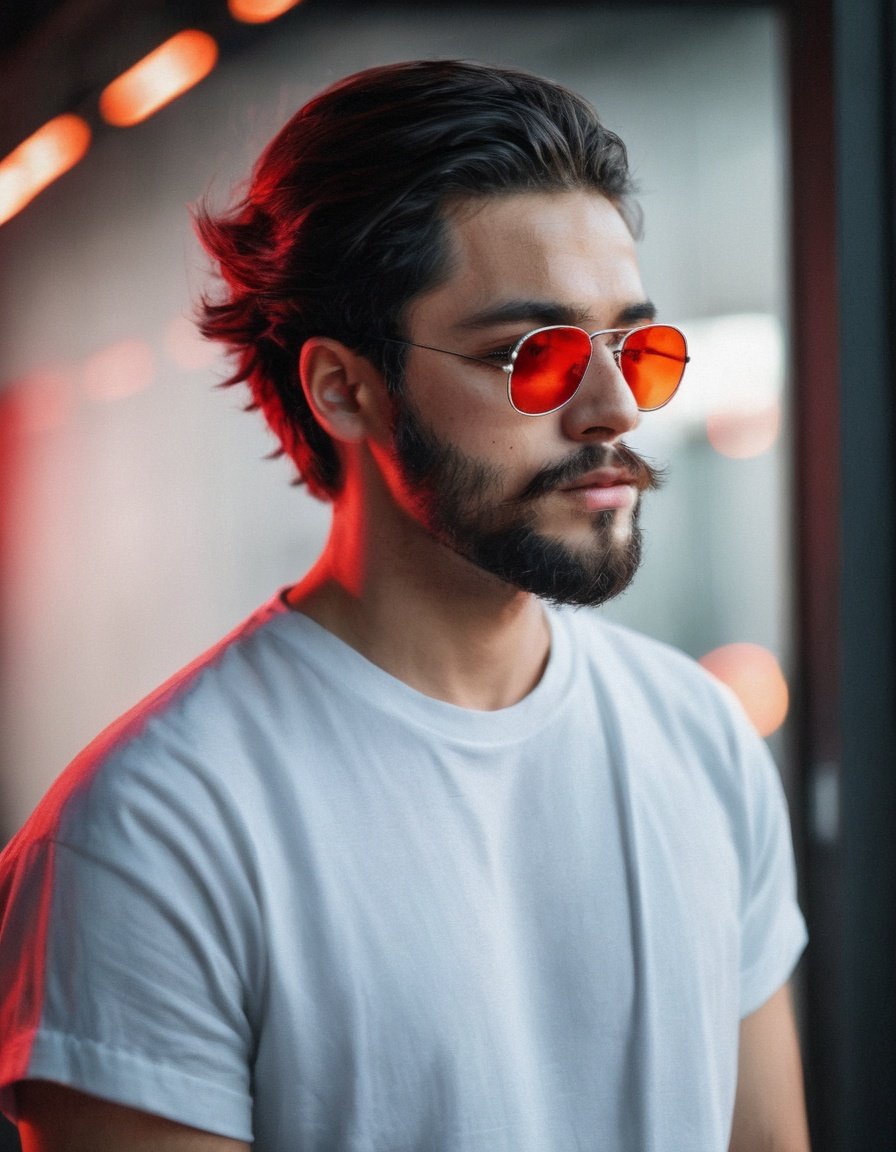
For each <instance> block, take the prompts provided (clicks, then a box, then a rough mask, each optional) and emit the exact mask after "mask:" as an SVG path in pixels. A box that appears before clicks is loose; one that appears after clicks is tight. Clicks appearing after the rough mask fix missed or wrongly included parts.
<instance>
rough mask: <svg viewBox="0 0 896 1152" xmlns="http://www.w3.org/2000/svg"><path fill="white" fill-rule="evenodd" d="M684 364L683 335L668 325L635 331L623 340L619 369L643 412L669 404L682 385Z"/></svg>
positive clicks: (684, 348) (684, 342)
mask: <svg viewBox="0 0 896 1152" xmlns="http://www.w3.org/2000/svg"><path fill="white" fill-rule="evenodd" d="M687 360H688V346H687V342H686V341H685V338H684V335H683V333H681V332H679V331H678V329H677V328H671V327H669V325H668V324H650V325H648V326H647V327H646V328H636V329H635V331H634V332H630V333H629V334H628V336H626V337H625V339H624V340H623V342H622V351H621V354H620V357H619V367H620V368H621V369H622V375H623V376H624V377H625V379H626V383H627V384H628V386H629V388H631V390H632V393H633V395H634V397H635V402H636V403H637V405H638V407H639V408H640V409H641V411H642V412H650V411H652V410H653V409H654V408H662V406H663V405H664V404H668V402H669V401H670V400H671V399H672V397H673V396H674V395H675V392H676V390H677V389H678V385H679V384H680V383H681V378H682V376H683V375H684V366H685V364H686V363H687Z"/></svg>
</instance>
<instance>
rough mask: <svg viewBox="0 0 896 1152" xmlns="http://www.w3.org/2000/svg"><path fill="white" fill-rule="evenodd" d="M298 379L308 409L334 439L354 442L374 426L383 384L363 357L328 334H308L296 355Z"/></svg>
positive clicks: (369, 431) (383, 394)
mask: <svg viewBox="0 0 896 1152" xmlns="http://www.w3.org/2000/svg"><path fill="white" fill-rule="evenodd" d="M299 379H300V381H301V385H302V390H303V392H304V393H305V399H306V400H307V401H308V405H309V407H310V408H311V411H312V412H313V413H314V415H315V417H316V419H317V421H318V423H319V424H320V425H321V427H322V428H323V429H324V431H325V432H327V433H328V434H329V435H330V436H331V437H332V438H333V439H334V440H337V441H342V442H343V443H349V444H356V443H358V442H359V441H361V440H363V439H364V438H365V437H366V436H368V435H369V434H370V433H371V432H372V431H373V430H374V424H375V423H378V420H377V413H378V410H379V407H380V405H379V403H377V401H378V400H379V398H380V397H381V396H385V385H384V384H383V380H382V376H381V375H380V373H379V372H377V370H376V369H375V368H374V366H373V365H372V364H371V363H370V361H369V360H368V359H367V358H366V357H364V356H359V355H358V353H357V352H353V351H352V350H351V348H347V347H346V346H345V344H341V343H340V342H339V341H338V340H331V339H330V338H329V337H328V336H311V337H309V338H308V339H307V340H306V341H305V343H304V344H303V345H302V351H301V353H300V355H299Z"/></svg>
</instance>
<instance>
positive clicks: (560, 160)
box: [196, 60, 640, 499]
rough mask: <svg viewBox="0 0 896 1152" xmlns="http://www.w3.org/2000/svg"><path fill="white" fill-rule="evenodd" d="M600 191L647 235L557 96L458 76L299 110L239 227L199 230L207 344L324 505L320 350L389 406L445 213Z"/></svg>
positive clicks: (348, 93) (264, 160)
mask: <svg viewBox="0 0 896 1152" xmlns="http://www.w3.org/2000/svg"><path fill="white" fill-rule="evenodd" d="M577 188H588V189H594V190H595V191H597V192H600V193H601V194H602V195H604V196H606V197H607V198H608V199H609V200H610V201H611V202H612V203H613V204H615V205H616V207H617V208H618V210H619V212H620V214H621V215H622V217H623V219H624V220H625V221H626V223H627V225H628V227H629V229H630V231H631V232H632V233H633V234H637V232H638V229H639V223H640V217H639V212H638V208H637V205H636V204H635V202H634V200H633V186H632V181H631V176H630V173H629V168H628V162H627V157H626V151H625V146H624V144H623V143H622V141H621V140H620V139H619V138H618V137H617V136H616V135H614V133H612V132H610V131H609V130H608V129H606V128H604V126H603V125H602V124H601V123H600V121H599V119H598V117H597V114H596V113H595V111H594V109H593V108H592V107H591V105H590V104H589V103H588V102H587V101H586V100H585V99H583V97H581V96H579V95H578V94H576V93H574V92H572V91H570V90H569V89H567V88H564V87H562V86H561V85H559V84H556V83H553V82H552V81H549V80H544V79H541V78H539V77H536V76H532V75H529V74H527V73H523V72H518V71H513V70H510V69H505V68H493V67H486V66H484V65H481V64H474V63H469V62H464V61H455V60H435V61H415V62H409V63H402V64H393V65H387V66H385V67H380V68H371V69H368V70H366V71H364V72H359V73H357V74H356V75H354V76H350V77H348V78H347V79H345V80H342V81H340V82H339V83H337V84H335V85H333V86H332V87H331V88H328V89H327V90H326V91H324V92H322V93H321V94H320V95H318V96H316V97H315V98H314V99H312V100H311V101H310V102H309V103H308V104H306V105H305V106H304V107H303V108H301V109H300V110H299V111H298V112H297V113H296V114H295V115H294V116H293V117H292V119H291V120H289V122H288V123H287V124H286V125H285V127H284V128H283V129H281V131H280V132H279V133H278V134H277V136H276V137H275V138H274V139H273V140H272V142H271V143H270V144H269V145H268V147H267V149H266V150H265V151H264V153H263V154H262V156H261V158H260V159H259V161H258V163H257V164H256V166H255V169H254V171H253V174H252V178H251V181H250V184H249V190H248V193H247V195H246V196H245V198H244V199H243V200H242V201H241V202H240V203H239V204H237V205H236V207H235V208H234V209H233V210H232V211H231V212H229V213H226V214H224V215H220V216H213V215H212V214H211V213H209V212H208V211H206V210H204V209H201V208H200V209H199V210H198V211H197V213H196V226H197V231H198V233H199V236H200V239H201V240H202V242H203V244H204V246H205V248H206V250H207V251H208V253H209V254H210V255H211V257H212V258H213V260H214V261H215V263H216V265H217V268H218V270H219V271H220V275H221V278H222V281H223V285H224V291H223V294H222V295H221V296H220V298H218V299H214V300H213V299H210V298H208V297H206V298H205V299H203V301H202V302H201V312H200V328H201V331H202V332H203V334H204V335H206V336H207V337H210V338H212V339H215V340H220V341H222V342H223V343H224V344H225V345H226V346H227V347H228V349H229V350H230V352H231V354H232V355H233V356H234V358H235V368H234V372H233V374H232V375H231V376H230V378H229V379H228V380H227V381H226V383H228V384H235V383H238V382H240V381H246V382H247V383H248V385H249V387H250V389H251V393H252V405H251V406H252V407H255V408H260V409H261V410H262V412H263V413H264V415H265V417H266V419H267V421H268V423H269V424H270V426H271V428H272V429H273V430H274V432H275V433H276V435H277V437H278V438H279V441H280V444H281V446H282V450H283V451H284V452H286V453H288V454H289V455H290V456H291V457H292V459H293V461H294V462H295V464H296V467H297V468H298V471H299V476H300V478H301V479H303V480H304V481H305V482H306V483H307V485H308V487H309V489H310V490H311V491H312V492H313V493H314V494H315V495H317V496H319V497H322V498H325V499H326V498H329V497H332V496H333V495H335V494H336V493H338V491H339V488H340V485H341V482H342V476H341V468H340V460H339V455H338V453H337V451H336V446H335V445H334V443H333V441H332V440H331V439H330V437H329V436H328V435H327V433H326V432H324V430H323V429H322V428H321V426H320V425H319V424H318V423H317V420H316V419H315V417H314V415H313V413H312V411H311V409H310V408H309V406H308V404H307V402H306V400H305V397H304V394H303V392H302V388H301V385H300V382H299V379H298V362H299V352H300V350H301V347H302V344H303V343H304V341H305V340H306V339H308V338H309V337H310V336H329V337H332V338H334V339H337V340H340V341H342V342H343V343H345V344H347V345H348V346H349V347H351V348H353V349H354V350H356V351H358V352H360V353H362V354H363V355H365V356H368V357H369V358H370V359H371V361H372V362H373V363H374V364H375V365H376V366H377V368H379V369H380V370H381V371H382V372H383V373H384V375H385V376H386V379H387V382H389V383H390V386H391V387H392V388H393V390H394V389H395V388H396V387H397V386H398V382H399V381H400V378H401V365H402V362H403V361H402V358H403V354H404V349H402V348H401V347H400V346H398V345H395V344H389V343H385V342H381V341H377V340H370V339H367V338H366V336H365V335H363V334H370V333H373V334H376V335H379V336H386V337H392V338H395V339H400V338H401V337H402V336H403V335H404V330H403V315H404V312H405V309H406V308H407V305H408V304H409V302H410V301H412V300H413V299H414V298H415V297H416V296H418V295H420V294H421V293H422V292H424V291H427V290H429V289H430V288H433V287H435V286H436V285H437V284H438V283H439V282H440V281H441V279H443V278H444V276H445V275H446V274H447V271H448V267H447V264H448V250H447V243H446V212H447V210H448V207H449V206H450V205H451V203H452V202H458V201H462V200H466V199H473V198H485V197H491V196H495V195H503V194H509V193H515V192H524V191H561V190H571V189H577Z"/></svg>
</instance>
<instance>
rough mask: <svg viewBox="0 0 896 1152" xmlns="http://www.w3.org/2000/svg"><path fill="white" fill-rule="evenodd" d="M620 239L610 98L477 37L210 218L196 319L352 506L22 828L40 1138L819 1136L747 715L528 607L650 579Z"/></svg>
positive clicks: (625, 220)
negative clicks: (598, 113) (284, 580)
mask: <svg viewBox="0 0 896 1152" xmlns="http://www.w3.org/2000/svg"><path fill="white" fill-rule="evenodd" d="M636 228H637V211H636V209H635V207H634V205H633V203H632V201H631V186H630V179H629V174H628V170H627V166H626V157H625V150H624V148H623V146H622V144H621V142H620V141H619V140H618V139H617V138H616V137H615V136H613V135H612V134H611V133H610V132H608V131H607V130H606V129H604V128H603V127H602V126H601V125H600V123H599V122H598V121H597V119H596V117H595V115H594V113H593V110H591V109H590V107H589V106H588V105H586V104H585V103H584V102H583V101H582V100H581V99H580V98H579V97H577V96H575V95H573V94H572V93H570V92H568V91H565V90H564V89H562V88H559V87H558V86H556V85H554V84H551V83H548V82H546V81H542V80H538V79H535V78H533V77H529V76H525V75H521V74H518V73H514V72H510V71H501V70H497V69H488V68H483V67H479V66H475V65H471V64H464V63H456V62H440V63H431V62H430V63H412V64H404V65H397V66H393V67H387V68H381V69H373V70H370V71H368V72H364V73H361V74H359V75H357V76H355V77H352V78H350V79H349V80H346V81H344V82H342V83H341V84H338V85H336V86H335V87H334V88H332V89H330V90H328V91H327V92H325V93H323V94H322V95H321V96H320V97H318V98H317V99H316V100H314V101H312V102H311V103H310V104H309V105H307V106H306V107H305V108H304V109H302V110H301V111H300V112H299V113H298V114H297V115H296V116H295V117H294V118H293V120H291V121H290V122H289V123H288V124H287V125H286V127H285V128H284V129H283V130H282V132H281V133H280V134H279V136H278V137H277V138H276V139H275V140H274V141H273V143H272V144H271V145H270V147H269V149H268V150H267V152H266V153H265V155H264V156H263V157H262V158H261V160H260V162H259V164H258V166H257V168H256V171H255V173H254V177H253V180H252V183H251V186H250V188H249V191H248V193H247V196H246V199H245V201H244V202H243V203H241V204H240V205H239V206H238V207H237V208H236V209H235V211H234V212H233V213H232V214H231V215H229V216H225V217H222V218H219V219H214V218H212V217H210V216H209V215H207V214H201V215H200V217H199V229H200V234H201V236H202V238H203V240H204V242H205V244H206V247H207V248H208V250H209V251H210V253H211V254H212V256H213V257H214V259H215V261H216V262H217V264H218V267H219V268H220V272H221V275H222V279H223V283H224V291H223V294H222V295H221V296H220V297H219V298H218V299H216V300H209V301H206V303H205V306H204V316H203V327H204V331H205V332H206V334H207V335H209V336H211V337H213V338H216V339H219V340H222V341H224V342H225V343H226V344H227V345H228V346H229V348H230V349H231V351H232V353H233V354H234V356H235V359H236V369H235V372H234V376H233V381H234V382H236V381H239V380H246V381H248V382H249V385H250V387H251V389H252V393H253V397H254V400H255V403H256V405H257V406H258V407H260V408H261V409H262V410H263V412H264V414H265V416H266V417H267V419H268V421H269V423H270V425H271V427H272V428H273V429H274V430H275V431H276V433H277V434H278V436H279V438H280V441H281V443H282V446H283V449H284V451H286V452H288V453H289V454H290V456H291V457H292V459H293V460H294V461H295V463H296V465H297V467H298V470H299V473H300V476H301V477H302V479H303V480H304V482H305V483H307V484H308V486H309V487H310V489H311V490H312V491H313V492H314V493H315V494H317V495H318V496H320V497H322V498H324V499H329V500H331V501H332V504H333V523H332V531H331V535H330V538H329V540H328V543H327V545H326V548H325V550H324V552H323V555H322V556H321V558H320V560H319V561H318V563H317V564H316V566H315V567H314V568H313V570H312V571H311V572H310V573H309V574H308V575H307V576H306V577H305V578H304V579H303V580H302V581H300V583H298V584H297V585H295V587H293V588H290V589H288V590H287V591H285V592H284V593H283V594H281V595H280V596H278V597H276V598H275V599H274V600H272V601H271V603H269V604H267V605H266V606H265V607H263V608H262V609H261V610H260V611H259V612H258V613H256V614H255V615H254V616H253V617H252V619H251V620H250V621H249V622H247V624H245V625H244V626H243V627H242V628H241V629H239V630H238V631H237V632H236V633H235V634H234V635H233V636H231V637H229V638H228V639H227V640H225V641H224V642H223V643H222V644H221V645H220V646H218V648H216V649H215V650H214V651H213V652H212V653H210V654H208V655H207V656H205V657H204V658H203V659H202V660H200V661H198V662H197V663H196V664H195V665H193V666H191V667H190V668H189V669H187V670H186V671H185V672H183V673H182V674H180V675H179V676H178V677H176V678H175V679H174V680H173V681H172V682H171V683H169V684H168V685H166V686H165V687H164V688H163V689H161V690H160V691H159V692H158V693H157V694H156V695H155V696H154V697H152V698H151V699H150V700H149V701H147V702H145V703H144V704H143V705H141V706H140V707H138V708H137V709H136V710H135V711H134V712H133V713H131V714H129V715H128V716H126V717H125V718H123V720H122V721H120V722H119V724H118V725H116V726H115V727H113V729H112V730H110V731H109V732H107V733H106V734H105V735H104V736H102V737H101V738H100V739H99V740H98V741H97V742H96V743H95V745H94V746H92V747H91V748H89V749H88V750H87V751H86V752H85V753H84V754H83V756H82V757H81V758H79V760H77V761H76V762H75V764H74V765H73V766H72V767H71V768H70V769H69V770H68V772H67V773H66V774H64V775H63V777H62V778H61V780H60V782H59V783H58V784H57V785H56V787H55V788H54V789H53V790H52V791H51V792H50V794H49V795H48V797H47V798H46V799H45V801H44V802H43V804H42V805H41V806H40V807H39V808H38V810H37V812H36V813H35V815H34V816H33V817H32V820H31V821H30V823H29V825H28V826H26V828H25V829H24V830H23V832H22V833H21V834H20V835H19V837H18V838H17V839H16V841H14V842H13V844H12V845H11V846H10V848H9V849H8V851H7V853H6V854H5V856H4V858H3V869H2V873H0V883H2V892H3V899H4V901H5V905H6V910H5V913H4V920H3V933H2V937H0V965H2V973H3V983H2V991H0V997H2V1004H0V1029H2V1032H0V1034H2V1038H3V1058H2V1068H0V1080H2V1083H3V1085H4V1086H5V1087H4V1091H5V1095H4V1097H3V1104H4V1107H5V1109H6V1110H7V1111H8V1113H9V1114H10V1115H12V1116H13V1117H14V1118H16V1119H17V1120H18V1122H19V1124H20V1130H21V1132H22V1135H23V1141H24V1147H25V1149H26V1152H32V1150H38V1149H39V1150H40V1152H57V1150H63V1149H64V1150H66V1152H80V1150H82V1149H85V1150H86V1149H103V1150H107V1152H116V1150H118V1149H128V1150H131V1149H143V1148H146V1149H150V1148H152V1149H154V1150H157V1152H165V1150H169V1149H170V1150H172V1152H174V1150H178V1152H179V1150H196V1149H203V1150H209V1152H212V1150H214V1152H225V1150H235V1149H245V1148H248V1147H249V1146H250V1144H253V1143H254V1147H255V1148H257V1149H259V1150H260V1152H299V1150H306V1149H307V1150H319V1152H323V1150H327V1152H336V1150H340V1152H341V1150H346V1152H347V1150H352V1152H360V1150H362V1149H363V1150H365V1152H368V1150H369V1152H374V1150H375V1152H387V1150H388V1152H412V1150H413V1152H435V1150H442V1149H445V1150H451V1152H461V1150H463V1152H473V1150H476V1152H493V1150H507V1152H510V1150H513V1152H552V1150H556V1152H565V1150H567V1149H568V1150H570V1152H572V1150H573V1149H576V1150H581V1149H588V1150H595V1152H597V1150H601V1152H603V1150H608V1152H609V1150H627V1152H646V1150H647V1149H651V1150H668V1152H708V1150H712V1149H724V1148H725V1147H726V1146H728V1145H729V1141H730V1147H731V1148H733V1149H737V1150H742V1149H758V1148H763V1149H766V1148H767V1149H776V1150H778V1152H796V1150H804V1149H806V1148H807V1147H808V1140H807V1136H806V1125H805V1117H804V1107H803V1101H802V1086H801V1072H800V1062H799V1053H798V1047H797V1043H796V1037H795V1029H794V1023H793V1016H792V1011H791V1007H790V1002H789V998H788V991H787V981H788V978H789V976H790V973H791V970H792V968H793V966H794V964H795V962H796V960H797V957H798V956H799V954H800V952H801V950H802V948H803V945H804V939H805V937H804V927H803V922H802V918H801V916H800V914H799V911H798V909H797V907H796V903H795V900H794V894H793V889H794V884H793V868H792V853H791V848H790V842H789V836H788V832H787V822H786V812H785V808H784V803H783V799H782V794H781V789H780V784H779V781H778V778H777V775H776V772H775V770H774V768H773V766H772V765H771V762H770V760H769V758H768V755H767V753H766V752H765V749H764V746H763V745H762V744H761V742H760V741H759V740H758V739H757V738H756V737H755V735H754V734H753V733H752V732H751V730H750V729H749V727H748V725H747V724H746V722H745V720H744V719H743V717H742V715H741V714H740V713H739V712H738V710H737V708H736V706H735V705H734V704H733V703H732V702H731V700H729V698H728V696H727V695H726V694H725V692H724V691H723V690H722V689H720V688H719V687H718V686H717V685H716V684H715V683H714V682H713V681H711V680H710V679H709V678H708V677H707V676H705V675H704V673H703V672H702V671H701V670H700V669H699V668H697V667H696V666H695V665H694V664H692V663H691V662H690V661H689V660H687V659H686V658H684V657H683V656H681V655H679V654H678V653H675V652H673V651H671V650H669V649H667V648H666V647H664V646H662V645H659V644H656V643H654V642H652V641H648V640H646V639H645V638H642V637H639V636H637V635H634V634H632V633H630V632H629V631H627V630H625V629H621V628H618V627H614V626H610V625H608V624H606V623H601V622H598V621H597V620H595V619H594V618H593V616H591V615H587V614H581V613H580V614H578V615H573V614H570V613H564V612H560V611H557V610H555V608H554V607H550V608H546V607H545V601H547V602H549V603H551V604H552V605H562V604H566V605H596V604H599V603H601V602H603V601H605V600H606V599H608V598H609V597H611V596H614V595H616V594H618V593H619V592H621V591H622V590H623V589H624V588H625V587H626V586H627V584H628V583H629V581H630V580H631V578H632V576H633V575H634V572H635V569H636V567H637V564H638V555H639V533H638V527H637V515H638V508H639V503H640V499H641V496H642V494H643V493H644V492H646V491H648V490H649V489H651V488H654V487H656V486H657V482H658V477H657V474H656V473H655V472H654V471H653V470H652V469H651V468H650V467H649V466H648V465H647V464H646V463H645V462H644V461H643V460H641V459H640V458H639V457H638V456H637V455H636V454H634V453H633V452H632V451H631V450H630V449H628V448H627V447H626V446H625V444H624V439H625V437H626V435H627V434H629V433H630V432H631V431H632V429H633V428H634V427H635V426H636V425H637V423H638V421H639V419H640V410H641V409H643V410H651V409H654V408H658V407H661V406H662V405H663V404H664V403H666V402H667V401H669V400H670V399H671V398H672V396H673V395H674V392H675V390H676V388H677V387H678V384H679V382H680V380H681V377H682V374H683V372H684V367H685V362H686V348H685V344H684V338H683V337H682V335H681V334H680V333H679V332H678V330H677V329H675V328H674V327H670V326H668V325H658V324H655V323H654V315H653V308H652V306H651V305H650V304H649V302H648V301H647V299H646V297H645V293H644V289H643V286H642V284H641V281H640V277H639V273H638V266H637V260H636V255H635V247H634V239H633V236H634V233H635V231H636ZM658 418H661V417H658Z"/></svg>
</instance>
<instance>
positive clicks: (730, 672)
mask: <svg viewBox="0 0 896 1152" xmlns="http://www.w3.org/2000/svg"><path fill="white" fill-rule="evenodd" d="M700 663H701V664H702V665H703V667H704V668H705V669H706V670H707V672H711V673H712V674H713V676H715V677H716V679H718V680H721V681H722V683H723V684H727V685H728V687H729V688H730V689H731V690H732V691H733V692H734V694H735V695H736V696H737V697H738V699H739V700H740V702H741V704H742V705H743V707H744V711H745V712H746V713H747V715H748V716H749V718H750V720H751V721H752V723H753V725H754V727H755V728H756V730H757V731H758V733H759V735H760V736H770V735H771V734H772V732H774V731H776V730H777V729H778V728H780V727H781V725H782V724H783V723H784V720H785V718H786V716H787V709H788V706H789V703H790V694H789V692H788V690H787V681H786V680H785V679H784V673H783V672H782V671H781V666H780V665H779V664H778V661H777V660H776V659H775V657H774V655H773V654H772V653H771V652H769V650H768V649H767V648H762V647H760V645H758V644H725V645H724V646H723V647H721V648H715V649H714V650H713V651H712V652H707V653H706V655H705V656H701V658H700Z"/></svg>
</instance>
